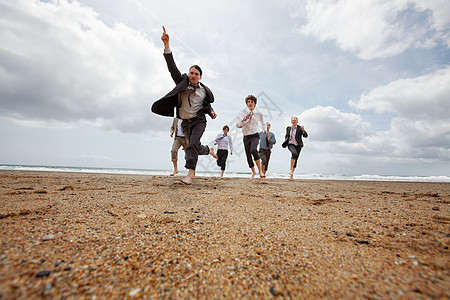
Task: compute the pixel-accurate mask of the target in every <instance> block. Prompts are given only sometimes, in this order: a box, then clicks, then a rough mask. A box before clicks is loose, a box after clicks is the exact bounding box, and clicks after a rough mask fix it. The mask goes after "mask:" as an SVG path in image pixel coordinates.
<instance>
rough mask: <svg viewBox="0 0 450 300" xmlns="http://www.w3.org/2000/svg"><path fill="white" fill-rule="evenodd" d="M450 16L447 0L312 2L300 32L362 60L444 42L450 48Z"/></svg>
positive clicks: (449, 4) (307, 8) (311, 0)
mask: <svg viewBox="0 0 450 300" xmlns="http://www.w3.org/2000/svg"><path fill="white" fill-rule="evenodd" d="M449 14H450V2H449V1H445V0H430V1H426V2H425V1H418V0H416V1H410V0H395V1H393V0H365V1H359V0H340V1H331V0H329V1H315V0H310V1H308V2H307V5H306V18H307V20H308V23H307V24H306V25H304V26H303V27H302V28H301V32H302V33H303V34H305V35H311V36H316V37H317V38H318V39H319V40H321V41H326V40H332V41H335V42H336V44H337V45H338V46H339V47H340V48H341V49H343V50H346V51H351V52H355V53H357V55H358V57H359V58H361V59H374V58H384V57H390V56H394V55H397V54H399V53H402V52H403V51H405V50H406V49H408V48H410V47H419V48H431V47H434V46H435V45H436V43H437V42H438V41H441V40H442V41H443V42H444V43H446V44H447V46H448V45H449V36H448V30H449V26H450V20H449V18H448V15H449Z"/></svg>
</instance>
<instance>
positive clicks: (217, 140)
mask: <svg viewBox="0 0 450 300" xmlns="http://www.w3.org/2000/svg"><path fill="white" fill-rule="evenodd" d="M224 137H226V135H225V134H224V135H222V136H221V137H220V138H217V139H216V140H215V142H216V143H218V142H220V141H221V140H222V139H223V138H224Z"/></svg>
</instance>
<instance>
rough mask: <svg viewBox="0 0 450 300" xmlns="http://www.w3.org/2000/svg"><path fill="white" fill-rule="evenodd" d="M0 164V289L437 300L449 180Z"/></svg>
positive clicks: (444, 268)
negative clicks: (189, 175) (89, 170)
mask: <svg viewBox="0 0 450 300" xmlns="http://www.w3.org/2000/svg"><path fill="white" fill-rule="evenodd" d="M180 178H181V177H175V178H174V177H163V176H141V175H136V176H135V175H106V174H85V173H57V172H26V171H0V299H30V298H31V299H36V298H49V299H50V298H51V299H54V298H69V299H83V298H85V299H102V298H110V297H111V298H113V299H117V298H155V297H157V298H172V299H180V298H209V299H217V298H258V299H259V298H277V297H278V298H285V299H299V298H304V299H306V298H371V299H387V298H392V299H412V298H414V299H429V298H442V299H449V298H450V267H449V261H450V255H449V253H450V252H449V245H450V213H449V212H450V209H449V208H450V206H449V204H450V183H411V182H408V183H406V182H368V181H314V180H295V181H288V180H283V179H270V178H269V179H266V180H260V179H255V180H254V181H253V182H250V181H249V180H248V179H243V178H227V179H223V180H221V179H218V178H206V177H201V178H196V179H195V181H194V184H193V185H192V186H186V185H183V184H182V183H181V182H180V181H179V179H180Z"/></svg>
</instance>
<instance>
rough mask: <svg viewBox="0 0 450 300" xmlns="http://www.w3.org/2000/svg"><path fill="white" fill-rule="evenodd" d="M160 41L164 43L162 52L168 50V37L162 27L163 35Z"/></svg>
mask: <svg viewBox="0 0 450 300" xmlns="http://www.w3.org/2000/svg"><path fill="white" fill-rule="evenodd" d="M161 41H163V43H164V50H165V49H170V47H169V35H168V34H167V32H166V28H164V26H163V34H162V36H161Z"/></svg>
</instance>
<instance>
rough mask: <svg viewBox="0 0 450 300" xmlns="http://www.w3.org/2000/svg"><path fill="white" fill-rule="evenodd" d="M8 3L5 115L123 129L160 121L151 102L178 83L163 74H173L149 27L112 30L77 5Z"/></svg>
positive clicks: (0, 55)
mask: <svg viewBox="0 0 450 300" xmlns="http://www.w3.org/2000/svg"><path fill="white" fill-rule="evenodd" d="M0 7H1V9H2V10H3V12H4V13H3V14H2V15H3V16H2V26H1V29H0V40H1V41H2V44H1V46H0V47H1V48H0V93H1V97H0V101H1V108H2V110H3V114H4V115H7V116H9V117H10V118H19V119H24V120H27V119H33V120H36V122H38V121H39V120H40V122H39V123H40V124H41V125H42V124H43V123H45V122H49V123H50V124H49V125H50V126H51V124H52V123H53V124H54V123H56V122H67V123H71V122H78V121H79V120H84V121H87V122H91V123H93V124H94V123H95V124H98V125H99V126H100V127H102V128H109V129H116V130H121V131H142V130H146V129H148V128H149V126H150V125H151V121H152V120H153V123H154V124H153V125H156V118H155V119H149V118H148V117H149V115H150V105H151V103H152V102H153V101H154V100H156V99H157V98H159V97H160V96H162V94H163V91H167V90H169V88H170V86H171V85H170V83H171V82H170V80H167V79H168V78H167V77H168V76H167V77H162V76H158V73H159V74H161V73H163V74H166V73H167V72H166V71H165V67H164V64H163V59H162V53H161V48H160V47H156V46H155V45H153V44H152V43H151V42H149V41H148V40H147V39H146V37H145V36H144V35H143V34H142V33H141V32H138V31H136V30H134V29H131V28H129V27H127V26H125V25H124V24H120V23H117V24H115V25H114V26H113V27H108V26H106V25H105V24H104V23H103V22H102V21H100V20H99V19H98V16H97V14H96V13H95V12H94V11H93V10H91V9H90V8H87V7H82V6H80V4H79V3H77V2H67V1H65V0H61V1H58V3H43V2H39V1H17V2H14V3H13V4H12V3H11V4H6V3H3V4H1V5H0ZM6 12H7V13H6ZM18 112H19V113H18Z"/></svg>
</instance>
